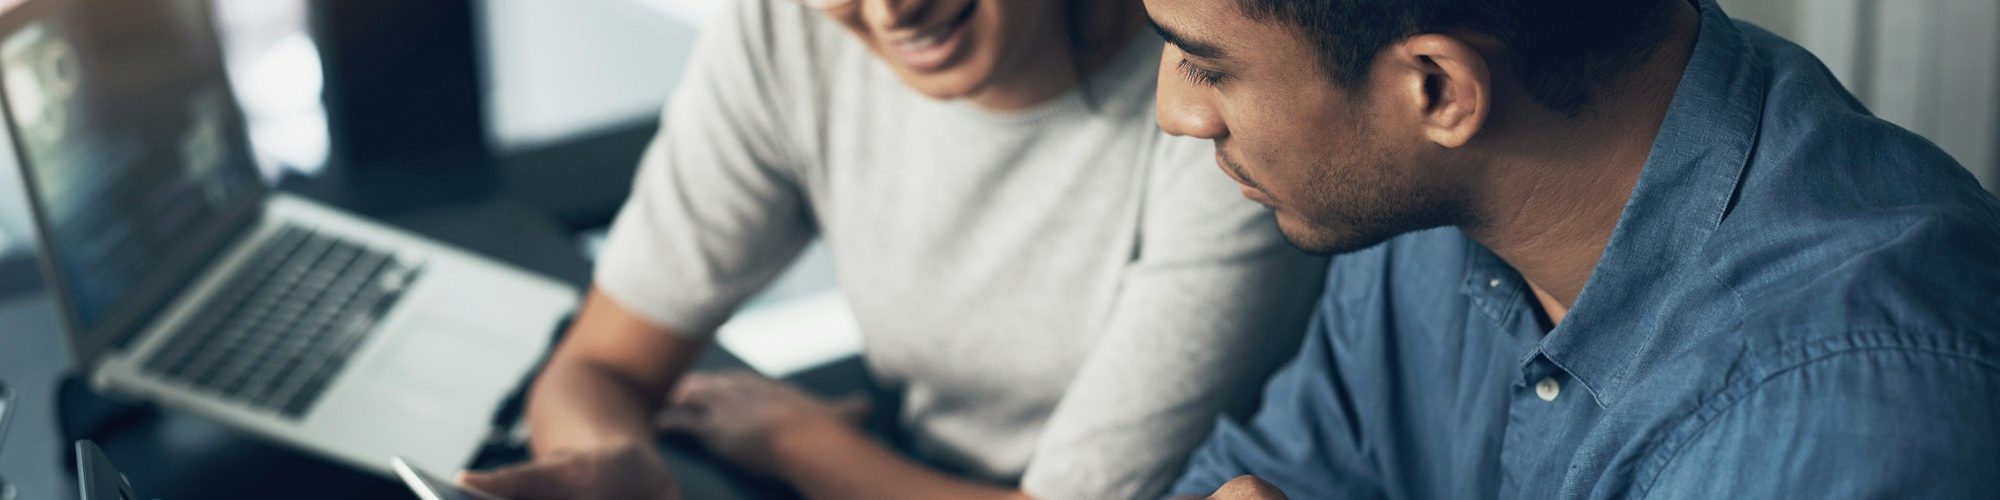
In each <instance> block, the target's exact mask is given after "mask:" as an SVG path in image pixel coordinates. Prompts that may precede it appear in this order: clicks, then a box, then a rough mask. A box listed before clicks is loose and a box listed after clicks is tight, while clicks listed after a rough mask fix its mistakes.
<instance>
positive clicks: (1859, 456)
mask: <svg viewBox="0 0 2000 500" xmlns="http://www.w3.org/2000/svg"><path fill="white" fill-rule="evenodd" d="M1993 361H1994V360H1993V359H1990V358H1986V359H1979V358H1976V357H1972V356H1964V355H1952V354H1943V353H1938V352H1918V351H1913V350H1905V349H1879V350H1863V351H1849V352H1847V353H1844V354H1836V355H1833V356H1830V357H1827V358H1824V359H1821V360H1819V361H1814V362H1811V363H1809V364H1806V365H1804V366H1800V367H1796V368H1793V369H1790V370H1786V371H1784V372H1782V373H1779V374H1777V375H1774V376H1772V377H1771V378H1769V379H1768V380H1766V381H1764V382H1763V383H1761V384H1759V385H1758V386H1757V387H1756V388H1755V389H1754V390H1752V391H1750V392H1748V393H1747V394H1746V395H1744V396H1742V398H1741V399H1740V400H1738V401H1736V402H1734V403H1732V404H1730V405H1729V406H1728V407H1727V408H1726V409H1723V410H1722V411H1721V412H1719V413H1718V414H1716V416H1714V417H1712V418H1711V419H1708V420H1706V421H1701V422H1699V424H1700V426H1701V429H1702V430H1701V431H1700V432H1699V434H1696V435H1695V437H1694V438H1692V439H1690V440H1688V442H1687V443H1686V444H1685V445H1684V446H1673V445H1672V444H1671V443H1670V444H1669V445H1668V446H1666V447H1664V449H1668V450H1680V451H1678V453H1674V454H1672V455H1671V456H1668V457H1666V458H1667V460H1666V461H1665V464H1666V465H1665V466H1664V468H1663V469H1661V472H1660V473H1659V474H1657V475H1656V476H1655V477H1654V478H1653V479H1651V480H1650V481H1649V482H1648V483H1646V484H1650V489H1644V490H1642V491H1641V493H1642V494H1641V495H1635V496H1644V497H1648V498H1993V495H1994V494H1995V493H1996V492H2000V432H1996V427H1995V425H1996V423H2000V398H1996V397H1995V396H1994V395H1995V394H2000V364H1994V363H1993ZM1641 480H1642V481H1644V480H1645V477H1644V476H1641Z"/></svg>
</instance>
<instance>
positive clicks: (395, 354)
mask: <svg viewBox="0 0 2000 500" xmlns="http://www.w3.org/2000/svg"><path fill="white" fill-rule="evenodd" d="M478 328H479V327H477V326H472V325H470V324H467V323H462V322H457V321H453V320H451V319H450V318H426V319H418V320H416V321H414V322H412V324H411V325H409V326H406V327H403V329H404V331H403V332H401V333H403V335H400V336H399V337H401V338H399V339H396V340H395V341H394V343H393V344H391V345H390V346H389V348H388V350H386V351H384V353H385V354H387V356H385V357H384V359H383V361H382V363H381V364H380V365H378V366H380V367H381V370H380V371H379V372H377V373H379V374H380V375H381V376H382V377H384V378H386V379H388V380H389V381H391V382H393V383H394V384H395V385H396V386H398V387H399V389H401V390H402V391H411V392H422V393H426V394H429V395H434V396H436V397H439V398H442V399H447V400H453V401H456V402H460V403H479V402H481V400H484V399H488V398H492V397H494V395H493V394H491V393H493V392H495V391H496V389H495V388H496V387H501V386H505V385H507V384H510V383H512V382H513V381H512V380H503V379H510V378H511V377H512V375H510V374H511V373H512V370H510V369H509V367H508V366H507V365H508V363H506V362H503V361H501V360H504V359H507V358H508V357H509V356H507V353H506V352H505V350H503V349H499V348H497V347H496V346H495V345H494V344H493V343H491V342H479V337H478V331H479V330H478Z"/></svg>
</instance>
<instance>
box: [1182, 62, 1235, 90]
mask: <svg viewBox="0 0 2000 500" xmlns="http://www.w3.org/2000/svg"><path fill="white" fill-rule="evenodd" d="M1180 69H1181V75H1184V76H1186V77H1187V79H1188V81H1189V82H1193V83H1194V84H1195V85H1200V86H1204V87H1213V86H1215V84H1217V83H1221V82H1222V78H1223V76H1224V75H1223V74H1222V73H1219V72H1216V71H1215V70H1211V69H1206V68H1203V67H1200V66H1195V65H1194V63H1191V62H1188V60H1186V59H1182V60H1181V63H1180Z"/></svg>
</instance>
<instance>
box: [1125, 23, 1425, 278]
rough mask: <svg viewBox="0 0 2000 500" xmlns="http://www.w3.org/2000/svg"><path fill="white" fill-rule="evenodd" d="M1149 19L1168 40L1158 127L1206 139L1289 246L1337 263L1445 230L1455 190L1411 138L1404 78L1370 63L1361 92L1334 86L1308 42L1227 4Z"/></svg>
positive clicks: (1415, 136)
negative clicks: (1330, 256) (1405, 236)
mask: <svg viewBox="0 0 2000 500" xmlns="http://www.w3.org/2000/svg"><path fill="white" fill-rule="evenodd" d="M1146 10H1147V11H1148V13H1149V15H1150V16H1151V17H1152V19H1153V22H1154V24H1155V25H1157V26H1158V27H1159V28H1160V30H1161V32H1162V34H1163V35H1164V36H1165V37H1166V38H1167V40H1168V44H1167V47H1166V49H1165V50H1166V51H1165V53H1164V54H1163V56H1162V57H1161V59H1160V85H1159V96H1158V99H1159V101H1158V113H1159V120H1160V126H1161V128H1162V129H1164V130H1166V131H1167V132H1168V133H1172V134H1175V135H1183V136H1190V137H1199V138H1206V139H1210V140H1214V141H1215V146H1216V147H1215V150H1216V163H1217V164H1218V165H1219V166H1221V168H1222V169H1223V171H1224V172H1227V173H1228V174H1229V176H1230V177H1232V178H1235V179H1236V181H1237V183H1238V184H1241V185H1242V189H1243V194H1244V196H1245V197H1248V198H1250V199H1252V200H1255V201H1257V202H1259V203H1262V204H1264V205H1265V206H1267V207H1269V208H1270V209H1271V210H1272V211H1273V212H1275V213H1276V215H1277V218H1278V226H1279V228H1280V229H1281V230H1283V231H1284V233H1285V237H1286V238H1287V239H1289V240H1291V242H1292V244H1294V245H1297V246H1299V247H1300V248H1302V249H1305V250H1306V251H1310V252H1320V253H1344V252H1349V251H1354V250H1359V249H1362V248H1366V247H1369V246H1373V245H1375V244H1377V243H1380V242H1382V241H1384V240H1387V239H1389V238H1391V237H1394V236H1396V235H1397V234H1401V233H1404V232H1408V231H1413V230H1418V229H1423V228H1428V227H1435V226H1439V225H1443V224H1446V223H1448V221H1449V220H1450V215H1449V214H1450V213H1451V212H1452V210H1451V209H1450V208H1451V206H1452V204H1453V201H1452V199H1453V197H1452V196H1449V195H1450V194H1451V193H1453V192H1454V188H1453V186H1454V185H1455V183H1456V182H1457V181H1458V179H1456V178H1455V177H1457V176H1456V175H1452V174H1451V173H1449V172H1446V171H1445V170H1446V169H1444V168H1442V167H1435V166H1431V165H1430V162H1429V161H1428V160H1427V157H1428V156H1430V155H1429V154H1428V153H1429V152H1430V151H1433V150H1434V149H1435V148H1436V146H1435V145H1433V144H1430V143H1428V142H1426V141H1425V140H1423V139H1422V137H1423V136H1422V134H1421V133H1420V131H1419V121H1420V120H1421V119H1422V112H1423V110H1422V109H1421V108H1422V105H1421V104H1417V105H1415V106H1414V107H1415V108H1418V109H1410V108H1412V107H1413V106H1412V105H1411V99H1412V97H1413V95H1412V94H1411V93H1412V92H1416V93H1418V94H1421V92H1423V89H1421V88H1416V89H1411V88H1409V86H1410V84H1408V83H1407V82H1406V81H1404V80H1399V79H1398V78H1403V77H1407V76H1408V75H1403V74H1394V71H1393V70H1392V69H1385V68H1383V66H1384V65H1382V64H1377V65H1376V68H1375V69H1373V70H1371V71H1370V75H1369V76H1368V78H1367V79H1366V83H1365V84H1364V85H1359V86H1355V87H1354V88H1348V87H1345V86H1342V85H1339V84H1337V83H1335V82H1334V81H1333V80H1332V79H1331V78H1330V77H1329V76H1327V73H1326V72H1325V71H1324V70H1323V69H1322V68H1323V67H1324V65H1325V62H1324V59H1323V58H1322V57H1321V56H1320V54H1319V52H1318V51H1316V50H1315V49H1314V48H1313V47H1312V46H1311V45H1310V42H1309V41H1308V40H1307V39H1305V38H1304V37H1301V36H1299V35H1298V34H1297V33H1296V32H1295V31H1294V30H1293V29H1292V28H1290V27H1288V26H1285V25H1283V24H1280V23H1279V22H1277V21H1272V22H1260V21H1257V20H1253V19H1250V18H1249V17H1247V16H1245V14H1244V13H1243V12H1242V11H1241V10H1239V8H1238V7H1237V5H1236V2H1235V1H1216V0H1146ZM1420 81H1421V80H1419V82H1420ZM1415 85H1416V86H1418V87H1421V86H1422V83H1416V84H1415Z"/></svg>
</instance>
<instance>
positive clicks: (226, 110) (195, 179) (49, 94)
mask: <svg viewBox="0 0 2000 500" xmlns="http://www.w3.org/2000/svg"><path fill="white" fill-rule="evenodd" d="M0 104H4V107H5V113H4V114H5V120H4V121H5V122H6V128H7V132H8V135H7V138H8V139H11V141H5V142H7V144H0V147H4V148H6V149H7V150H4V151H0V158H11V159H14V160H16V161H18V163H19V164H20V166H21V168H22V171H23V173H24V179H25V180H26V181H27V182H25V184H27V187H28V191H29V198H30V202H31V203H30V204H31V205H32V206H33V208H34V212H35V219H36V220H35V222H36V224H37V230H38V232H39V234H40V236H41V241H42V245H43V249H42V250H43V252H42V254H43V257H44V259H43V264H44V266H43V267H44V269H45V273H44V274H45V275H46V276H47V277H48V278H49V279H48V282H49V283H50V286H51V287H52V290H53V291H54V292H55V295H56V298H57V302H58V303H59V304H60V309H61V311H62V314H63V316H64V322H65V323H66V324H65V330H66V334H67V335H68V337H69V339H70V343H71V345H72V353H73V355H74V356H75V358H76V359H75V361H76V365H75V366H77V367H78V369H79V370H86V371H87V376H88V379H89V380H90V382H91V385H92V387H93V388H95V389H97V390H99V391H102V392H106V393H111V394H117V395H123V396H127V397H130V398H133V399H139V400H147V401H152V402H157V403H159V404H160V405H162V406H164V407H168V408H173V409H177V410H180V411H184V412H187V413H193V414H198V415H202V416H205V417H207V418H211V419H213V420H216V421H220V422H223V423H225V424H228V425H232V426H235V427H238V428H241V429H245V430H247V431H249V432H251V433H254V434H257V435H261V436H265V437H268V438H270V439H272V440H275V441H278V442H282V443H285V444H289V445H292V446H295V447H297V448H300V449H303V450H307V451H310V452H313V453H316V454H319V455H322V456H325V457H328V458H331V459H334V460H336V461H338V462H343V463H345V464H348V465H351V466H353V467H355V468H358V469H362V470H367V471H372V472H375V473H377V474H380V475H383V476H385V477H386V476H391V474H392V472H391V471H390V470H389V467H387V464H388V463H389V460H390V458H392V457H397V456H401V457H404V459H406V460H408V461H410V462H411V464H412V465H415V466H419V467H423V468H426V469H430V470H457V469H459V468H462V467H464V466H466V465H468V464H469V463H470V461H471V460H472V459H473V458H474V455H475V454H476V453H477V451H478V450H479V449H480V448H481V444H482V443H483V442H485V440H486V438H487V436H488V435H489V434H490V433H491V429H490V428H491V424H490V422H491V421H492V420H493V415H494V411H495V410H496V409H497V408H498V407H499V406H500V405H501V404H502V403H503V401H504V400H505V399H507V398H508V396H509V394H510V392H511V391H512V390H513V389H514V388H515V387H516V386H517V385H518V384H519V383H520V382H521V380H523V378H524V377H525V376H526V374H527V373H528V372H529V370H531V369H532V368H533V367H534V365H535V364H536V363H537V362H538V360H539V359H540V356H541V355H542V353H543V351H544V350H545V348H546V347H547V342H548V332H549V331H550V329H551V328H553V327H554V326H555V325H556V324H557V323H558V322H559V321H560V320H561V318H562V317H563V316H564V315H565V314H567V313H568V312H569V311H571V310H572V309H574V308H575V307H576V304H577V300H578V291H577V290H576V289H574V288H572V287H570V286H567V285H564V284H561V283H558V282H556V281H553V280H550V279H547V278H544V277H540V276H536V275H532V274H529V273H527V272H524V271H521V270H518V269H515V268H512V267H509V266H506V265H503V264H500V263H497V262H494V261H492V260H489V259H486V258H483V257H480V256H476V255H473V254H470V253H467V252H464V251H460V250H456V249H453V248H450V247H447V246H444V245H441V244H439V243H436V242H433V241H431V240H427V239H424V238H422V237H418V236H415V235H412V234H409V233H406V232H403V231H400V230H397V229H394V228H391V227H388V226H385V225H382V224H379V223H376V222H371V221H368V220H364V219H362V218H359V217H356V216H354V215H350V214H348V213H344V212H342V211H340V210H336V209H333V208H330V207H327V206H325V205H321V204H319V203H315V202H312V201H308V200H305V199H302V198H299V197H295V196H290V195H286V194H283V193H275V192H271V191H269V190H268V189H267V188H266V186H265V184H264V183H263V182H262V181H261V179H260V178H259V174H258V173H257V171H256V167H255V166H254V165H253V159H252V156H251V150H250V146H249V141H248V139H247V137H248V135H247V132H246V130H245V126H244V121H243V117H242V114H241V112H240V111H239V109H238V107H237V106H236V102H235V99H234V97H232V94H231V90H230V86H229V81H228V79H227V77H226V75H225V73H224V69H223V64H222V52H221V48H220V42H219V41H218V37H217V34H216V31H215V26H214V22H213V14H212V12H211V9H210V7H209V5H208V4H207V3H206V2H205V1H204V0H30V1H28V2H25V3H23V4H21V5H20V6H18V7H16V8H15V9H14V10H11V11H8V12H5V13H4V14H0Z"/></svg>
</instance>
